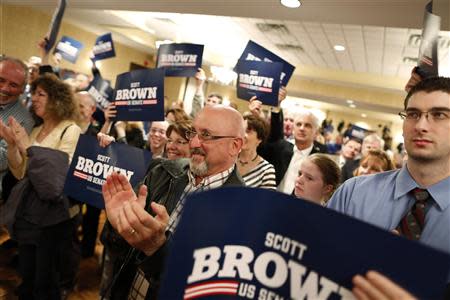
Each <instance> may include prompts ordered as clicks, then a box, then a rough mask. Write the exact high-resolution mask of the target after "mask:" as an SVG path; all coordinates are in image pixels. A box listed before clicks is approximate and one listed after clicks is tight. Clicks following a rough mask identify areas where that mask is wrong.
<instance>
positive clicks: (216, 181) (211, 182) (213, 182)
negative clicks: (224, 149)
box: [188, 165, 234, 190]
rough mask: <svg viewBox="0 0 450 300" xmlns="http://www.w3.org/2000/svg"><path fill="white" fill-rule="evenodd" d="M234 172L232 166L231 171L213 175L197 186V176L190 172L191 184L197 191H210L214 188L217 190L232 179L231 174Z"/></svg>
mask: <svg viewBox="0 0 450 300" xmlns="http://www.w3.org/2000/svg"><path fill="white" fill-rule="evenodd" d="M233 171H234V165H232V166H231V167H230V168H229V169H227V170H225V171H223V172H220V173H218V174H213V175H211V176H208V177H205V178H203V179H202V181H200V183H199V184H197V185H195V176H194V174H192V172H191V171H190V170H189V172H188V178H189V184H190V185H192V186H194V187H195V188H196V189H202V190H209V189H213V188H217V187H220V186H222V185H223V184H224V183H225V181H227V179H228V177H230V175H231V173H232V172H233Z"/></svg>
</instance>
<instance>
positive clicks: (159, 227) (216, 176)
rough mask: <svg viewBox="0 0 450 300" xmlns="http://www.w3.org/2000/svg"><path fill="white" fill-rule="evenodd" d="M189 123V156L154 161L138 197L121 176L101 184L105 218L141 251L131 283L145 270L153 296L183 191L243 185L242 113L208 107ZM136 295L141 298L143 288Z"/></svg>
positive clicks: (178, 215)
mask: <svg viewBox="0 0 450 300" xmlns="http://www.w3.org/2000/svg"><path fill="white" fill-rule="evenodd" d="M193 127H194V130H195V131H192V132H189V133H188V134H187V138H188V139H189V146H190V149H191V154H192V157H191V158H190V160H175V161H168V160H161V161H160V162H159V163H155V165H154V167H152V168H151V169H150V171H149V172H148V174H147V176H146V180H145V185H142V186H141V187H140V189H139V193H138V195H136V194H135V193H134V192H133V189H132V187H131V186H130V184H129V183H128V182H127V180H126V177H124V176H122V175H119V174H113V175H111V176H110V177H108V178H107V181H106V183H105V185H104V186H103V196H104V199H105V206H106V213H107V216H108V220H109V222H110V223H111V225H112V226H113V227H114V228H115V229H116V230H117V231H118V232H119V233H120V235H121V236H122V237H123V238H124V239H125V240H126V241H127V242H128V243H129V244H130V245H131V246H133V247H134V248H135V249H137V250H139V251H140V256H141V261H142V262H143V263H142V264H141V265H140V270H141V273H138V276H136V280H135V283H136V282H138V281H139V280H141V279H142V278H139V277H140V276H139V274H144V273H145V277H146V278H147V279H150V281H151V284H150V290H149V293H150V294H149V295H151V298H155V297H156V292H157V288H158V286H159V284H158V277H159V274H160V272H161V269H162V263H163V261H164V257H165V253H166V251H167V246H168V244H169V243H168V242H170V240H171V238H170V236H171V233H172V232H173V231H174V230H175V228H176V226H177V224H178V219H179V217H180V215H181V213H182V211H183V206H184V199H185V197H186V195H187V194H189V193H192V192H194V191H203V190H209V189H213V188H219V187H221V186H223V185H227V186H230V185H243V182H242V179H241V178H240V176H239V175H238V174H237V170H236V167H235V163H236V159H237V157H238V154H239V152H240V150H241V147H242V142H243V137H244V125H243V119H242V116H241V115H240V114H239V113H238V112H237V111H236V110H234V109H232V108H230V107H225V106H222V105H215V106H206V107H205V108H203V110H201V111H200V113H199V114H198V115H197V117H196V118H195V120H194V124H193ZM150 212H151V214H150ZM152 214H153V215H152ZM169 214H171V215H170V219H169ZM166 228H168V230H167V231H166ZM133 288H136V284H134V285H133ZM131 294H135V293H133V291H132V292H131ZM138 294H141V295H143V296H145V294H146V292H140V293H138ZM146 299H147V298H146Z"/></svg>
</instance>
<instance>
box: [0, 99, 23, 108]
mask: <svg viewBox="0 0 450 300" xmlns="http://www.w3.org/2000/svg"><path fill="white" fill-rule="evenodd" d="M17 103H19V100H15V101H13V102H11V103H8V104H3V105H0V110H5V109H8V108H10V107H13V106H14V105H16V104H17Z"/></svg>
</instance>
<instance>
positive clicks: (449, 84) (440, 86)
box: [404, 77, 450, 109]
mask: <svg viewBox="0 0 450 300" xmlns="http://www.w3.org/2000/svg"><path fill="white" fill-rule="evenodd" d="M436 91H440V92H444V93H447V94H450V78H447V77H430V78H426V79H424V80H422V81H420V82H419V83H418V84H416V85H415V86H414V87H413V88H412V89H411V90H410V91H409V93H408V95H407V96H406V98H405V102H404V107H405V109H406V108H407V107H408V102H409V99H410V98H411V97H412V95H414V94H416V93H418V92H426V93H432V92H436Z"/></svg>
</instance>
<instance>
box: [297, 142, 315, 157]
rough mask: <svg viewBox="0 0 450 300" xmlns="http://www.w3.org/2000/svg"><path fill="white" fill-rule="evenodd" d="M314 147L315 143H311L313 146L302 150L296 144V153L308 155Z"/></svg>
mask: <svg viewBox="0 0 450 300" xmlns="http://www.w3.org/2000/svg"><path fill="white" fill-rule="evenodd" d="M313 147H314V144H311V146H309V147H308V148H306V149H303V150H300V149H298V148H297V146H296V145H295V144H294V153H297V154H300V155H301V156H308V155H309V153H311V151H312V149H313Z"/></svg>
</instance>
